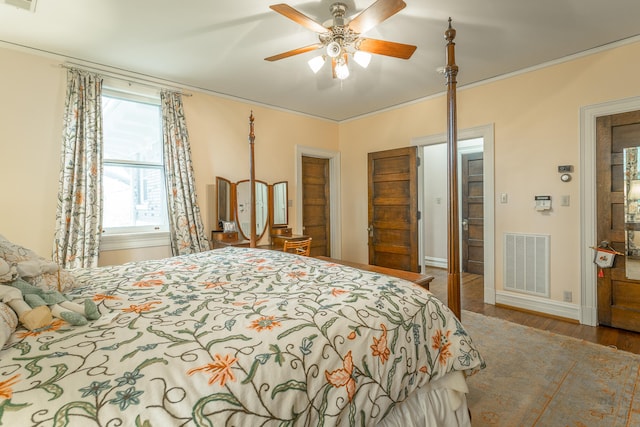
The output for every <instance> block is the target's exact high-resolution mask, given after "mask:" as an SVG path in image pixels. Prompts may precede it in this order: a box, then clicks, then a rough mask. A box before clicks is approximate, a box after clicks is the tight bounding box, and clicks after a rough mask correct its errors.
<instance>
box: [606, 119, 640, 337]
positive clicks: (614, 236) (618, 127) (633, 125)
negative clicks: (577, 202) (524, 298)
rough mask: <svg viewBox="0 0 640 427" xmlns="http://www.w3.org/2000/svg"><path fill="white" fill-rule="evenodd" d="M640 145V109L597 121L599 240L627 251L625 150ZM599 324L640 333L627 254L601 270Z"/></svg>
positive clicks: (639, 287)
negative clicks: (627, 268) (626, 259)
mask: <svg viewBox="0 0 640 427" xmlns="http://www.w3.org/2000/svg"><path fill="white" fill-rule="evenodd" d="M639 145H640V111H635V112H630V113H622V114H615V115H612V116H606V117H599V118H598V119H597V120H596V182H597V189H596V191H597V195H596V199H597V205H598V207H597V219H598V221H597V222H598V232H597V236H598V242H602V241H607V242H609V243H610V245H611V246H612V247H613V248H614V249H616V250H617V251H619V252H622V253H624V252H625V220H624V162H623V150H624V148H626V147H635V146H639ZM597 295H598V323H600V324H601V325H608V326H612V327H614V328H621V329H628V330H632V331H638V332H640V281H638V280H630V279H627V277H626V272H625V257H624V256H616V258H615V263H614V265H613V267H612V268H604V269H602V270H601V271H599V273H598V293H597Z"/></svg>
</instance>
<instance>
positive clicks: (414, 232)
mask: <svg viewBox="0 0 640 427" xmlns="http://www.w3.org/2000/svg"><path fill="white" fill-rule="evenodd" d="M416 159H417V147H407V148H398V149H394V150H387V151H380V152H376V153H369V155H368V163H369V166H368V174H369V264H373V265H379V266H382V267H389V268H395V269H398V270H406V271H415V272H419V271H420V265H419V262H418V182H417V175H418V174H417V170H418V165H417V160H416Z"/></svg>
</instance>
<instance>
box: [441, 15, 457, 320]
mask: <svg viewBox="0 0 640 427" xmlns="http://www.w3.org/2000/svg"><path fill="white" fill-rule="evenodd" d="M455 37H456V30H454V29H453V28H452V27H451V18H449V27H448V28H447V30H446V31H445V33H444V38H445V40H447V54H446V57H447V66H446V68H445V76H446V78H447V149H448V169H449V170H448V177H449V192H448V196H449V197H448V200H447V202H448V205H449V221H448V223H447V229H448V233H447V234H448V239H447V242H448V258H447V259H448V262H447V272H448V275H447V305H448V306H449V308H450V309H451V311H452V312H453V314H455V315H456V316H457V317H458V319H460V318H461V317H460V314H461V307H460V236H459V234H460V233H459V231H458V224H459V218H458V130H457V123H456V121H457V118H456V76H457V75H458V66H457V65H456V56H455V45H456V44H455V43H454V42H453V39H455Z"/></svg>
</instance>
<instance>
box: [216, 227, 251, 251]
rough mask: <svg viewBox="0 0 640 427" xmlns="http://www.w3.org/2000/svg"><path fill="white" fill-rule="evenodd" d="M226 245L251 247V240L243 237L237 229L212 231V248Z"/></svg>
mask: <svg viewBox="0 0 640 427" xmlns="http://www.w3.org/2000/svg"><path fill="white" fill-rule="evenodd" d="M226 246H242V247H249V241H248V240H246V239H241V238H240V237H239V235H238V232H237V231H232V232H227V233H225V232H223V231H216V230H214V231H212V232H211V249H218V248H224V247H226Z"/></svg>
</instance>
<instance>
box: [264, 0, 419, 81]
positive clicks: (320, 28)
mask: <svg viewBox="0 0 640 427" xmlns="http://www.w3.org/2000/svg"><path fill="white" fill-rule="evenodd" d="M406 6H407V4H406V3H405V2H404V1H403V0H377V1H376V2H375V3H373V4H372V5H371V6H369V7H368V8H367V9H365V10H363V11H362V12H361V13H360V14H358V15H357V16H356V17H355V18H353V19H352V20H351V21H348V20H347V18H345V15H346V13H347V5H346V4H344V3H340V2H337V3H333V4H332V5H331V6H330V8H329V10H330V12H331V15H332V16H333V20H332V21H328V23H325V24H324V25H323V24H320V23H318V22H316V21H314V20H313V19H311V18H309V17H308V16H306V15H304V14H303V13H301V12H299V11H298V10H296V9H294V8H293V7H291V6H289V5H287V4H284V3H280V4H274V5H271V6H269V7H270V8H271V9H273V10H274V11H276V12H278V13H279V14H281V15H283V16H285V17H287V18H289V19H291V20H292V21H294V22H296V23H298V24H300V25H302V26H303V27H306V28H308V29H310V30H311V31H314V32H316V33H318V38H319V40H320V41H319V43H314V44H312V45H308V46H304V47H299V48H297V49H293V50H289V51H287V52H283V53H280V54H278V55H274V56H270V57H268V58H265V60H266V61H278V60H280V59H284V58H288V57H290V56H294V55H298V54H301V53H306V52H310V51H313V50H317V49H324V53H323V54H322V55H320V56H316V57H314V58H312V59H311V60H310V61H309V66H310V67H311V69H312V70H313V71H314V72H315V73H317V72H318V71H319V70H320V68H322V65H323V64H324V62H325V60H326V59H327V57H328V58H331V70H332V73H333V78H339V79H345V78H347V77H348V76H349V67H348V65H347V64H348V58H349V55H352V56H353V59H354V60H355V61H356V62H357V63H358V64H360V65H361V66H363V67H365V68H366V66H367V65H369V61H370V60H371V55H370V54H371V53H374V54H378V55H385V56H392V57H394V58H401V59H409V58H411V55H413V52H414V51H415V50H416V46H413V45H408V44H403V43H395V42H390V41H385V40H377V39H371V38H367V37H363V36H362V34H363V33H365V32H367V31H369V30H370V29H372V28H373V27H375V26H376V25H378V24H379V23H381V22H382V21H384V20H386V19H388V18H390V17H391V16H393V15H395V14H396V13H398V12H399V11H401V10H402V9H404V8H405V7H406Z"/></svg>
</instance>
